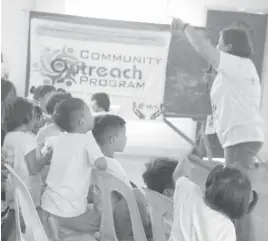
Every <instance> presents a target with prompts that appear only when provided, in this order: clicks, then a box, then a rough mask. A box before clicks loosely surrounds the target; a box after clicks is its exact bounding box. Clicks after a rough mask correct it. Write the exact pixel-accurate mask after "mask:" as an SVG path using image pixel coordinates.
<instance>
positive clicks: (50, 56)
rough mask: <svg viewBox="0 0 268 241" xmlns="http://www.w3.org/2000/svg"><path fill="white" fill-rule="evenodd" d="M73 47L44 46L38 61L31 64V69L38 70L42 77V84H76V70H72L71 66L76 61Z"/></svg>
mask: <svg viewBox="0 0 268 241" xmlns="http://www.w3.org/2000/svg"><path fill="white" fill-rule="evenodd" d="M73 52H74V49H73V48H66V47H64V48H63V49H56V50H53V49H50V48H48V47H46V48H45V50H44V53H43V55H42V56H41V59H40V62H36V63H34V64H33V69H34V70H33V71H37V72H39V73H40V74H41V75H42V76H43V77H44V84H51V85H55V84H59V83H64V84H66V85H67V86H71V85H72V84H73V83H75V84H76V80H75V76H76V74H77V73H76V72H75V71H73V66H75V65H76V64H77V62H78V60H77V58H76V57H74V55H73Z"/></svg>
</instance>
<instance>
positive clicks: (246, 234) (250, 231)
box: [224, 142, 263, 241]
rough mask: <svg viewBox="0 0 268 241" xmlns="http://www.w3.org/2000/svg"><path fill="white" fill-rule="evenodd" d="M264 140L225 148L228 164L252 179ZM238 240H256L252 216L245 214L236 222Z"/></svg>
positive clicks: (226, 162)
mask: <svg viewBox="0 0 268 241" xmlns="http://www.w3.org/2000/svg"><path fill="white" fill-rule="evenodd" d="M262 145H263V143H262V142H245V143H240V144H237V145H234V146H229V147H226V148H225V149H224V156H225V164H226V166H232V167H236V168H238V169H239V170H241V171H242V172H243V173H245V174H246V175H247V176H248V178H249V179H250V180H252V175H253V170H254V159H255V156H256V155H257V154H258V152H259V151H260V149H261V147H262ZM235 226H236V235H237V241H254V240H255V235H254V225H253V220H252V216H251V215H250V214H245V216H244V217H242V218H241V219H240V220H238V221H237V222H236V225H235Z"/></svg>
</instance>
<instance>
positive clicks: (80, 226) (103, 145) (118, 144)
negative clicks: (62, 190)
mask: <svg viewBox="0 0 268 241" xmlns="http://www.w3.org/2000/svg"><path fill="white" fill-rule="evenodd" d="M92 133H93V136H94V138H95V140H96V141H97V143H98V145H99V147H100V149H101V151H102V153H103V154H104V156H105V159H106V161H107V170H106V171H107V172H108V173H110V174H111V175H113V176H115V177H117V178H118V179H120V180H122V181H123V182H125V183H126V184H127V185H128V186H129V188H131V185H130V181H129V178H128V176H127V174H126V172H125V170H124V168H123V167H122V165H121V164H120V163H119V162H118V161H117V160H116V159H115V157H114V154H115V152H123V151H124V148H125V145H126V140H127V138H126V122H125V120H123V119H122V118H121V117H118V116H114V115H104V116H98V117H96V118H95V126H94V129H93V131H92ZM99 194H100V193H99V189H97V188H96V187H95V186H94V187H92V188H90V191H89V196H88V202H89V203H90V204H89V205H88V209H87V211H86V212H85V213H84V214H83V215H81V216H80V218H79V220H77V219H76V218H73V219H72V220H71V221H69V222H68V223H67V222H65V223H64V224H63V227H65V228H69V229H72V230H75V231H77V232H84V233H96V232H98V231H99V229H100V223H101V214H100V211H101V200H100V196H99ZM120 198H121V197H119V196H118V195H116V194H115V193H113V195H112V201H113V203H116V202H118V200H119V199H120Z"/></svg>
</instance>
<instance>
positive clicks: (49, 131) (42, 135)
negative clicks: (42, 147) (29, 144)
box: [36, 93, 72, 143]
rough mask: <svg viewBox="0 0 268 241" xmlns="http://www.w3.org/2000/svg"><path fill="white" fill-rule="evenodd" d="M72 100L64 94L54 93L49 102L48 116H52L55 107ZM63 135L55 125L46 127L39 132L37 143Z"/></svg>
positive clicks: (47, 107) (47, 106)
mask: <svg viewBox="0 0 268 241" xmlns="http://www.w3.org/2000/svg"><path fill="white" fill-rule="evenodd" d="M70 98H72V97H71V96H70V95H68V94H64V93H54V94H52V95H51V96H50V98H49V99H48V101H47V105H46V110H47V114H48V115H50V116H52V115H53V112H54V109H55V106H56V105H57V104H58V103H60V102H62V101H65V100H68V99H70ZM61 133H62V130H61V129H60V128H59V127H58V126H57V125H56V124H55V123H54V122H52V123H51V124H48V125H45V126H44V127H43V128H42V129H40V130H39V132H38V133H37V136H36V141H37V143H44V142H46V139H47V138H49V137H52V136H59V135H60V134H61Z"/></svg>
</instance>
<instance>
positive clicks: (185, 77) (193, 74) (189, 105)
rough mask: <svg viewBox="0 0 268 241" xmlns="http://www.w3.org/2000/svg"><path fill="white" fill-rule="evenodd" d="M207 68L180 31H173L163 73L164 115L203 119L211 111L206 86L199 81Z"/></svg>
mask: <svg viewBox="0 0 268 241" xmlns="http://www.w3.org/2000/svg"><path fill="white" fill-rule="evenodd" d="M199 30H200V31H202V32H204V33H205V32H207V31H205V29H199ZM206 34H207V33H206ZM207 68H208V63H207V62H206V61H205V60H204V59H203V58H202V57H201V56H200V55H199V54H198V53H197V52H196V51H195V50H194V49H193V47H192V46H191V45H190V43H189V41H188V40H187V38H186V36H185V35H184V33H182V32H181V33H178V34H173V36H172V38H171V43H170V49H169V56H168V63H167V72H166V85H165V95H164V115H165V116H168V117H191V118H193V119H204V118H205V117H206V116H207V115H208V114H211V106H210V97H209V89H208V87H207V85H206V84H205V83H204V82H203V81H202V79H203V74H204V73H203V71H204V69H207Z"/></svg>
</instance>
